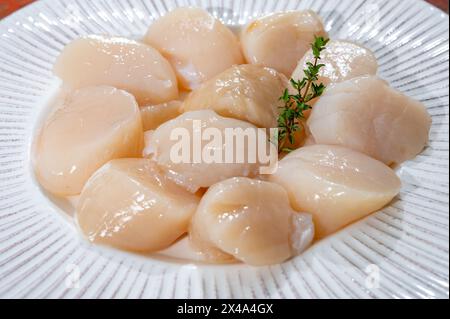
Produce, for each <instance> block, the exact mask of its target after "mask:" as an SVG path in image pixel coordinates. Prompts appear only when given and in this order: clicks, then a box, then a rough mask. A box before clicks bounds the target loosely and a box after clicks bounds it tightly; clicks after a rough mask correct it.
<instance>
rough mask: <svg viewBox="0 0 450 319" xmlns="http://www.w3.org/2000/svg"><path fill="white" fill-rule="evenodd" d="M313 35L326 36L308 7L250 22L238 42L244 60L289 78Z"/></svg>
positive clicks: (317, 18) (318, 19) (306, 49)
mask: <svg viewBox="0 0 450 319" xmlns="http://www.w3.org/2000/svg"><path fill="white" fill-rule="evenodd" d="M314 36H324V37H326V36H327V33H326V32H325V29H324V26H323V24H322V21H321V19H320V17H319V16H318V15H317V14H316V13H315V12H314V11H311V10H306V11H292V12H285V13H276V14H272V15H269V16H266V17H263V18H261V19H258V20H256V21H253V22H251V23H250V24H249V25H248V26H247V27H246V28H245V29H244V31H243V32H242V36H241V41H242V47H243V51H244V55H245V57H246V59H247V62H248V63H252V64H260V65H263V66H267V67H270V68H273V69H275V70H277V71H278V72H281V73H283V74H284V75H286V76H288V77H290V76H291V74H292V72H293V71H294V69H295V67H296V66H297V63H298V61H299V60H300V59H301V58H302V57H303V56H304V55H305V53H306V52H307V51H308V50H309V49H310V48H311V43H313V42H314Z"/></svg>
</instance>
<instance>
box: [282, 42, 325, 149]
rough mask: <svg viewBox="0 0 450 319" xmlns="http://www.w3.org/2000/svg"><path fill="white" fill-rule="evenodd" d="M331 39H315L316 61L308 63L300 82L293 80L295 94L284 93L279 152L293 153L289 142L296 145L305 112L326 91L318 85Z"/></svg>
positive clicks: (287, 91) (291, 82) (313, 46)
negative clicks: (323, 57) (324, 51)
mask: <svg viewBox="0 0 450 319" xmlns="http://www.w3.org/2000/svg"><path fill="white" fill-rule="evenodd" d="M328 41H329V39H326V38H323V37H316V36H315V37H314V43H312V44H311V47H312V51H313V56H314V61H313V62H310V61H309V62H307V63H306V65H307V68H306V69H304V70H303V71H304V74H305V76H304V77H303V79H301V80H300V79H299V80H298V81H296V80H294V79H291V80H290V84H291V86H292V87H293V88H294V89H295V94H290V91H289V89H286V90H285V91H284V92H283V95H282V96H281V97H280V101H283V102H284V106H282V107H281V109H282V111H281V112H280V115H279V117H278V152H279V153H283V152H286V153H288V152H291V151H292V149H290V148H289V147H286V143H287V142H288V141H289V143H290V144H291V145H293V144H294V143H295V133H296V132H297V131H299V130H300V129H301V123H300V122H301V120H302V119H304V118H305V115H304V113H303V112H305V111H306V110H309V109H311V106H310V105H309V104H308V103H309V102H310V101H311V100H312V99H315V98H317V97H320V96H321V95H322V94H323V92H324V91H325V85H324V84H323V83H316V82H317V81H318V80H319V72H320V69H321V68H322V67H324V66H325V65H324V64H320V63H319V60H320V54H321V52H322V51H323V50H325V47H326V45H327V43H328Z"/></svg>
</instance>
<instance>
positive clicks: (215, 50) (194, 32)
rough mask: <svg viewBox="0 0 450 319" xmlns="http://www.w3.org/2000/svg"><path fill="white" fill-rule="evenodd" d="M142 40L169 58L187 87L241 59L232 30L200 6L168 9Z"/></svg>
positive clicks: (201, 81)
mask: <svg viewBox="0 0 450 319" xmlns="http://www.w3.org/2000/svg"><path fill="white" fill-rule="evenodd" d="M144 41H145V42H146V43H148V44H150V45H151V46H153V47H155V48H157V49H158V50H159V51H160V52H161V53H162V54H163V55H164V56H165V57H166V58H167V59H168V60H169V61H170V62H171V64H172V66H173V67H174V69H175V71H176V73H177V76H178V79H179V81H180V84H181V86H182V87H183V88H184V89H188V90H192V89H195V88H197V87H198V86H199V85H200V84H201V83H203V82H205V81H206V80H208V79H210V78H212V77H214V76H215V75H217V74H219V73H221V72H223V71H225V70H226V69H228V68H230V67H231V66H232V65H235V64H242V63H243V62H244V58H243V56H242V53H241V49H240V45H239V42H238V39H237V38H236V36H235V35H234V34H233V32H232V31H231V30H229V29H228V28H227V27H225V26H224V25H223V24H222V23H221V22H220V21H218V20H217V19H215V18H214V17H213V16H212V15H210V14H209V13H208V12H206V11H204V10H202V9H199V8H178V9H175V10H173V11H171V12H169V13H167V14H166V15H165V16H163V17H162V18H160V19H158V20H157V21H155V22H154V23H153V24H152V25H151V26H150V28H149V29H148V32H147V34H146V36H145V38H144Z"/></svg>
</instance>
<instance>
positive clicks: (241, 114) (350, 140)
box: [34, 8, 431, 265]
mask: <svg viewBox="0 0 450 319" xmlns="http://www.w3.org/2000/svg"><path fill="white" fill-rule="evenodd" d="M315 36H323V37H328V35H327V33H326V31H325V29H324V26H323V23H322V21H321V19H320V17H318V16H317V15H316V14H315V13H314V12H312V11H295V12H284V13H276V14H272V15H270V16H266V17H263V18H260V19H258V20H256V21H253V22H251V23H250V24H248V25H247V26H246V27H244V28H243V29H242V30H241V34H239V35H235V33H233V32H232V31H231V30H230V29H228V28H227V27H226V26H225V25H223V24H222V23H221V22H220V21H218V20H216V19H215V18H214V17H213V16H211V15H210V14H209V13H208V12H206V11H204V10H201V9H197V8H179V9H176V10H174V11H172V12H169V13H167V14H166V15H165V16H163V17H161V18H159V19H158V20H156V21H154V23H152V24H151V25H150V27H149V29H148V32H147V34H146V35H145V37H143V38H142V39H141V40H140V41H135V40H130V39H125V38H121V37H112V36H106V35H91V36H85V37H81V38H79V39H75V40H73V41H72V42H71V43H69V44H68V45H67V46H66V47H65V48H64V49H63V51H62V52H61V54H60V55H59V56H58V57H57V59H56V62H55V65H54V70H53V71H54V74H55V75H56V76H57V77H58V78H60V79H61V83H62V84H61V88H60V92H59V95H58V97H57V98H56V99H55V100H54V101H53V102H52V106H51V107H52V109H51V112H50V113H49V115H48V117H47V118H46V119H45V121H44V123H43V125H42V128H41V129H40V130H39V133H38V136H37V138H36V142H35V146H36V147H35V152H34V167H35V173H36V177H37V179H38V181H39V182H40V184H41V186H42V187H43V188H44V189H45V190H46V191H48V192H49V193H51V194H53V195H56V196H61V197H70V198H76V200H77V204H76V215H75V219H76V222H77V224H78V226H79V228H80V230H81V232H82V233H83V234H84V236H85V237H86V238H87V239H88V240H89V241H92V242H95V243H100V244H103V245H108V246H113V247H116V248H119V249H123V250H127V251H133V252H139V253H153V252H157V251H161V250H164V249H167V248H168V247H169V246H171V245H173V244H174V243H177V242H179V241H180V240H186V241H187V242H188V243H189V245H190V247H192V249H193V250H194V251H196V252H198V254H200V255H201V256H202V260H203V261H207V262H215V263H225V262H226V263H229V262H237V261H242V262H245V263H247V264H250V265H269V264H275V263H281V262H283V261H286V260H288V259H290V258H292V257H293V256H296V255H298V254H300V253H301V252H302V251H304V250H305V249H306V248H308V247H309V246H310V245H311V243H313V242H314V240H318V239H321V238H324V237H325V236H328V235H330V234H332V233H334V232H336V231H338V230H340V229H342V228H343V227H345V226H346V225H348V224H350V223H352V222H355V221H357V220H359V219H361V218H363V217H365V216H367V215H368V214H370V213H372V212H375V211H377V210H379V209H381V208H383V207H384V206H385V205H387V204H389V203H390V201H391V200H392V199H393V198H394V197H395V196H396V195H397V194H398V193H399V191H400V187H401V183H400V180H399V178H398V177H397V175H396V174H395V172H394V170H393V169H392V167H393V166H394V165H399V164H401V163H402V162H404V161H407V160H410V159H412V158H414V157H415V156H416V155H417V154H419V153H420V152H421V151H422V150H423V148H424V146H425V145H426V143H427V141H428V134H429V130H430V125H431V119H430V116H429V115H428V113H427V111H426V109H425V107H424V105H422V104H421V103H419V102H417V101H415V100H413V99H411V98H409V97H407V96H405V95H403V94H402V93H400V92H398V91H397V90H395V89H393V88H391V87H390V86H389V84H388V83H387V82H386V81H384V80H382V79H380V78H379V77H378V76H377V68H378V65H377V61H376V59H375V57H374V55H373V53H372V52H371V51H370V50H368V49H367V48H364V47H363V46H361V45H358V44H355V43H352V42H347V41H340V40H335V39H331V41H330V42H329V43H328V45H327V46H326V50H325V51H323V52H322V59H321V63H323V64H325V66H324V67H323V68H322V69H321V71H320V81H321V82H322V83H324V84H326V86H327V88H326V91H325V92H324V94H323V95H322V97H320V98H319V99H317V100H316V101H315V102H314V105H313V107H312V110H311V112H310V114H308V118H307V120H306V124H305V128H304V129H303V130H302V132H301V134H299V139H298V143H297V145H295V147H296V148H297V149H296V150H294V151H292V152H291V153H289V154H288V155H287V156H284V157H283V158H281V157H280V161H279V163H278V169H277V170H276V172H275V173H274V174H271V175H266V176H261V175H260V174H259V173H258V172H259V170H258V169H259V164H258V163H235V164H220V163H181V164H180V163H173V162H172V161H171V160H170V154H169V153H170V150H171V146H173V144H174V141H173V140H172V138H171V137H170V135H171V131H172V130H173V129H174V128H179V127H184V128H186V129H187V130H191V131H192V130H193V128H192V127H193V126H192V123H193V121H194V120H199V121H201V126H202V128H208V127H214V128H218V129H219V130H221V131H223V130H225V129H226V128H230V127H231V128H274V127H277V125H278V124H277V118H278V115H279V112H280V96H281V95H282V94H283V91H284V90H285V88H287V87H288V86H289V85H290V83H289V79H290V78H293V79H300V78H302V77H303V70H304V69H305V67H306V65H307V62H308V61H311V59H312V58H313V55H312V52H311V50H310V49H311V43H312V42H313V41H314V37H315ZM223 147H227V146H226V145H224V146H223Z"/></svg>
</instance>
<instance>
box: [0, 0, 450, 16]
mask: <svg viewBox="0 0 450 319" xmlns="http://www.w3.org/2000/svg"><path fill="white" fill-rule="evenodd" d="M33 1H34V0H0V19H1V18H3V17H6V16H7V15H8V14H11V13H12V12H14V11H16V10H17V9H20V8H21V7H23V6H25V5H27V4H29V3H31V2H33ZM404 1H410V0H404ZM427 2H429V3H432V4H434V5H435V6H437V7H439V8H441V9H442V10H444V11H445V12H447V13H448V2H449V0H427Z"/></svg>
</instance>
